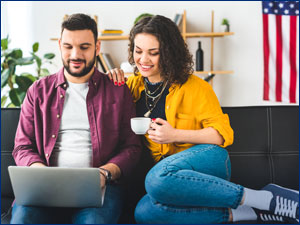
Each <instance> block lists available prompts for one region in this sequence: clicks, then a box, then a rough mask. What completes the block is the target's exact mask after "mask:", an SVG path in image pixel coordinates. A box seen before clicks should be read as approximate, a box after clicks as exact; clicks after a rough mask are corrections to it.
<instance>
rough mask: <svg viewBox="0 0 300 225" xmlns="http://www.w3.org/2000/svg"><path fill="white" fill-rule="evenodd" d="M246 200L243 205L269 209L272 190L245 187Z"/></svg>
mask: <svg viewBox="0 0 300 225" xmlns="http://www.w3.org/2000/svg"><path fill="white" fill-rule="evenodd" d="M244 194H245V200H244V203H243V204H242V205H247V206H250V207H254V208H257V209H260V210H269V209H270V203H271V200H272V198H273V194H272V193H271V192H270V191H264V190H263V191H256V190H252V189H249V188H244Z"/></svg>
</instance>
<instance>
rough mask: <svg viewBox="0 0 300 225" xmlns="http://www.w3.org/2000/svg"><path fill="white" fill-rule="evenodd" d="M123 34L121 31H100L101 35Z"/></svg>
mask: <svg viewBox="0 0 300 225" xmlns="http://www.w3.org/2000/svg"><path fill="white" fill-rule="evenodd" d="M121 34H123V31H122V30H114V29H105V30H102V31H101V35H104V36H105V35H121Z"/></svg>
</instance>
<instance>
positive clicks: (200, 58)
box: [196, 41, 203, 71]
mask: <svg viewBox="0 0 300 225" xmlns="http://www.w3.org/2000/svg"><path fill="white" fill-rule="evenodd" d="M196 71H203V51H202V49H201V41H198V49H197V51H196Z"/></svg>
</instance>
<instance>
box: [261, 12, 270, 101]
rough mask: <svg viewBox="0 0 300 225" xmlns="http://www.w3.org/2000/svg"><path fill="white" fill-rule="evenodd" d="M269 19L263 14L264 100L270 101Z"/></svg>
mask: <svg viewBox="0 0 300 225" xmlns="http://www.w3.org/2000/svg"><path fill="white" fill-rule="evenodd" d="M268 27H269V19H268V14H263V32H264V36H263V38H264V40H263V41H264V100H269V56H270V49H269V30H268Z"/></svg>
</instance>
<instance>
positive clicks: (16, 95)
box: [9, 88, 26, 106]
mask: <svg viewBox="0 0 300 225" xmlns="http://www.w3.org/2000/svg"><path fill="white" fill-rule="evenodd" d="M25 95H26V92H24V91H21V90H20V89H16V88H13V89H11V90H10V91H9V98H10V100H11V102H12V103H13V104H14V105H15V106H21V104H22V102H23V100H24V98H25Z"/></svg>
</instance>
